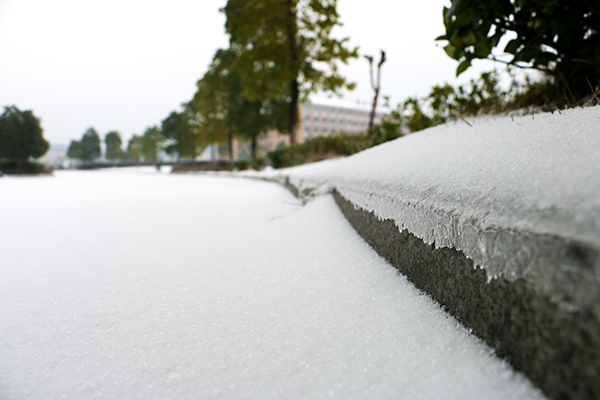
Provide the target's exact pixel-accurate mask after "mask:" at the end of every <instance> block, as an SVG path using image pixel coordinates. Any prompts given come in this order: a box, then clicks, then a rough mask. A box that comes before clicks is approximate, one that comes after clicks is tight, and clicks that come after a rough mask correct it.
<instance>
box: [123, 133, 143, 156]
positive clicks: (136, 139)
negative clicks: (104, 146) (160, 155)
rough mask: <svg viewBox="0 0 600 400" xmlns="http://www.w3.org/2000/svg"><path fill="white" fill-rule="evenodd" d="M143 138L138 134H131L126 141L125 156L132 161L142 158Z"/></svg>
mask: <svg viewBox="0 0 600 400" xmlns="http://www.w3.org/2000/svg"><path fill="white" fill-rule="evenodd" d="M143 141H144V139H143V138H142V136H140V135H133V136H132V137H131V139H129V142H128V143H127V158H128V159H129V160H132V161H140V160H141V159H142V145H143Z"/></svg>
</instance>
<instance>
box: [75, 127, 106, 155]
mask: <svg viewBox="0 0 600 400" xmlns="http://www.w3.org/2000/svg"><path fill="white" fill-rule="evenodd" d="M101 155H102V150H101V148H100V136H98V132H96V130H95V129H94V128H88V129H87V130H86V131H85V133H84V134H83V136H82V137H81V153H80V159H81V161H89V162H91V161H94V160H97V159H98V158H100V156H101Z"/></svg>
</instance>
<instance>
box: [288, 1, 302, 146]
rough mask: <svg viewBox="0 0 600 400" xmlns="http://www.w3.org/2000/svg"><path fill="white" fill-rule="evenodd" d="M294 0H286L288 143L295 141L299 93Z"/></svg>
mask: <svg viewBox="0 0 600 400" xmlns="http://www.w3.org/2000/svg"><path fill="white" fill-rule="evenodd" d="M294 3H295V1H294V0H287V5H288V21H287V25H288V26H287V27H288V29H287V35H288V45H289V47H288V51H289V66H288V67H289V69H290V75H291V76H292V80H291V82H290V109H289V111H288V112H289V114H288V129H289V131H290V144H294V143H295V141H296V138H295V133H296V124H297V123H298V97H299V94H300V90H299V85H298V48H297V46H296V36H297V34H298V29H297V26H296V10H295V7H294Z"/></svg>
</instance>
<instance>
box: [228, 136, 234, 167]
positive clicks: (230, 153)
mask: <svg viewBox="0 0 600 400" xmlns="http://www.w3.org/2000/svg"><path fill="white" fill-rule="evenodd" d="M227 147H228V148H229V161H230V162H231V164H233V161H234V160H233V131H232V130H231V129H228V130H227Z"/></svg>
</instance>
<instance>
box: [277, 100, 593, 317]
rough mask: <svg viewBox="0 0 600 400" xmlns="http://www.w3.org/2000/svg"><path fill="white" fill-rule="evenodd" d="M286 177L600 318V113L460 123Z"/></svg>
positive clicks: (304, 189) (576, 112) (490, 274)
mask: <svg viewBox="0 0 600 400" xmlns="http://www.w3.org/2000/svg"><path fill="white" fill-rule="evenodd" d="M270 176H277V173H273V172H271V173H270ZM279 179H280V180H282V181H283V180H286V179H287V180H288V181H290V182H291V183H292V184H293V185H295V186H296V187H298V188H299V189H300V190H301V191H302V192H304V193H312V192H317V193H324V192H327V191H329V190H331V189H332V188H335V189H336V190H338V191H339V192H340V193H341V194H342V195H343V196H344V197H346V198H347V199H349V200H350V201H352V202H353V203H354V204H355V205H356V206H358V207H360V208H363V209H366V210H368V211H373V212H374V213H375V214H376V215H377V216H378V217H380V218H382V219H393V220H394V221H395V222H396V224H397V225H398V227H399V228H400V229H405V228H406V229H408V230H409V231H410V232H411V233H413V234H415V235H416V236H417V237H419V238H421V239H423V240H424V241H425V242H426V243H428V244H432V243H435V245H436V246H437V247H453V248H456V249H459V250H463V251H464V252H465V254H466V255H467V256H468V257H470V258H472V259H473V260H474V261H475V262H476V264H478V265H479V266H482V267H483V268H485V270H486V272H487V274H488V277H489V278H490V279H493V278H497V277H499V276H502V277H504V278H507V279H509V280H514V279H517V278H525V279H526V280H527V281H528V282H530V283H531V284H532V285H533V286H534V287H535V288H536V289H537V290H539V291H540V292H542V293H545V294H547V295H548V296H550V297H551V298H553V299H554V300H556V301H558V302H560V303H561V304H563V305H565V306H568V307H574V308H586V309H592V310H594V311H596V313H597V314H598V315H600V286H599V277H600V256H599V254H600V107H594V108H586V109H573V110H568V111H563V112H561V113H559V112H555V113H553V114H550V113H548V114H536V115H535V116H531V115H529V116H524V117H517V116H504V117H486V118H477V119H472V120H471V119H470V120H469V121H468V122H466V121H464V122H463V121H461V122H456V123H450V124H447V125H442V126H438V127H434V128H431V129H428V130H425V131H423V132H419V133H416V134H413V135H410V136H406V137H403V138H401V139H398V140H396V141H393V142H390V143H386V144H383V145H380V146H377V147H375V148H372V149H370V150H367V151H364V152H362V153H359V154H357V155H354V156H352V157H348V158H346V159H339V160H332V161H326V162H321V163H317V164H313V165H306V166H301V167H297V168H291V169H288V170H285V171H283V172H282V173H279Z"/></svg>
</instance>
